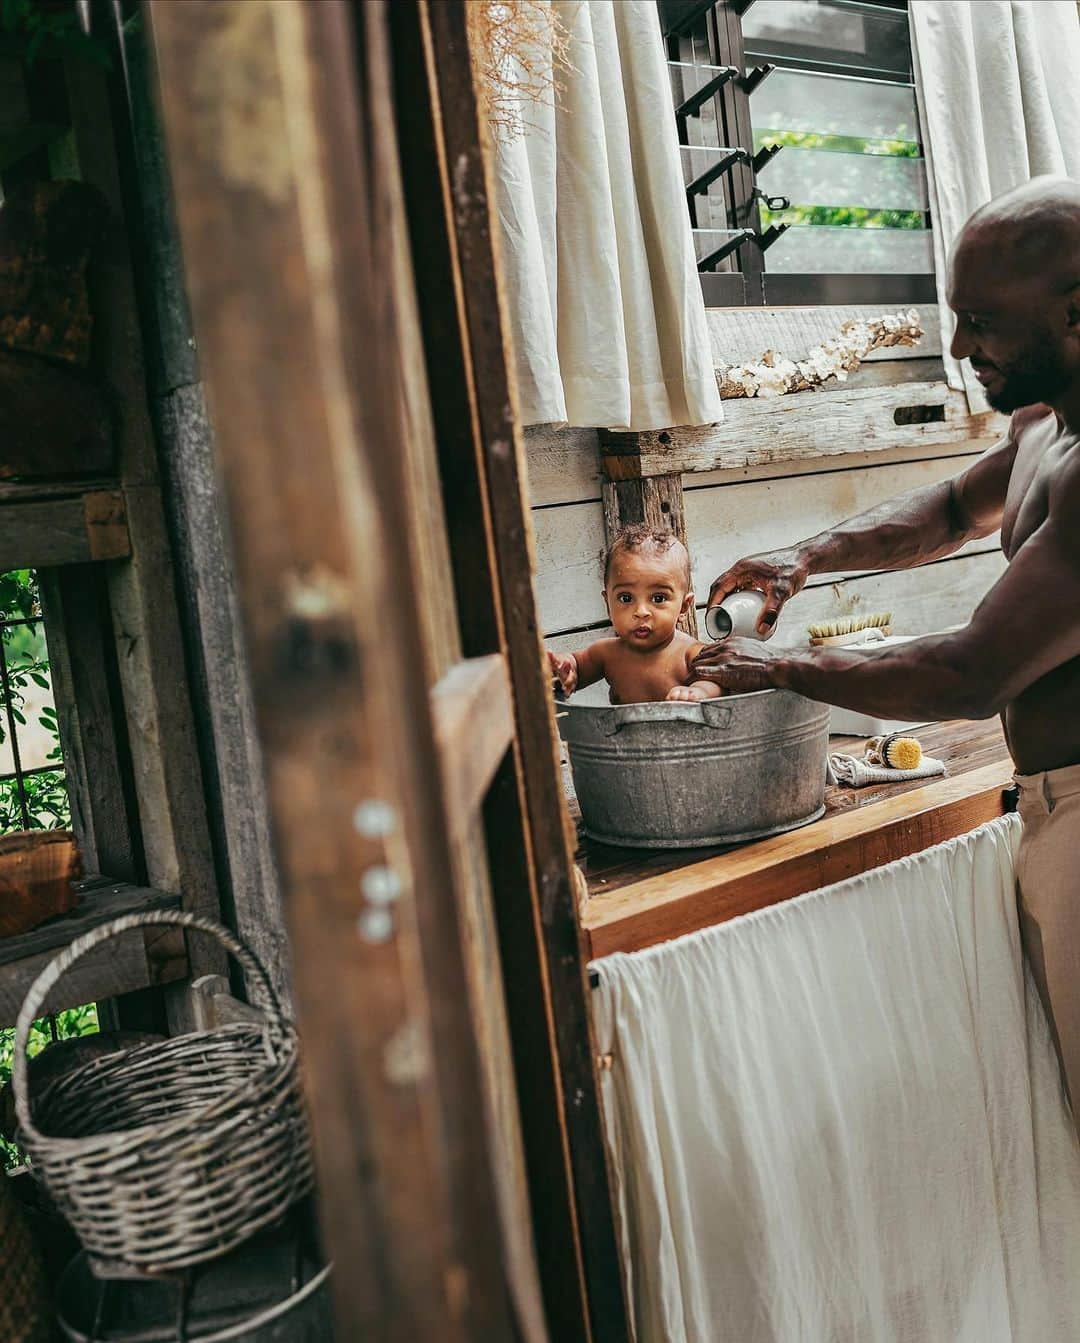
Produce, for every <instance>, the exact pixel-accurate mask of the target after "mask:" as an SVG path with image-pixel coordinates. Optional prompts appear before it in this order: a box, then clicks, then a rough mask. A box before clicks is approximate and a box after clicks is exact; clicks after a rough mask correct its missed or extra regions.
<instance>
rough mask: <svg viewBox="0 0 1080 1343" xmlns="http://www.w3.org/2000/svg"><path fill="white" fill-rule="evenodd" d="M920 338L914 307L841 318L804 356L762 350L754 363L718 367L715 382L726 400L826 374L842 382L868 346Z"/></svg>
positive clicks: (798, 387)
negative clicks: (790, 356)
mask: <svg viewBox="0 0 1080 1343" xmlns="http://www.w3.org/2000/svg"><path fill="white" fill-rule="evenodd" d="M922 336H923V329H922V323H921V322H920V321H919V314H918V313H917V312H916V310H915V309H914V308H912V309H910V311H908V312H898V313H885V314H883V315H882V316H881V317H874V318H871V319H869V320H866V321H862V320H855V321H852V322H845V323H844V325H843V326H842V327H841V328H840V330H839V332H838V333H837V334H836V335H835V336H834V337H833V338H832V339H831V340H827V341H824V342H823V343H822V344H821V345H815V346H814V348H813V349H812V350H811V351H810V353H809V354H808V355H807V356H806V358H805V359H797V360H793V359H786V358H785V357H784V356H783V355H781V354H777V353H776V351H775V350H766V351H765V353H764V354H763V355H762V356H761V358H760V359H759V360H758V361H757V362H756V363H751V364H729V365H727V366H726V367H723V366H722V367H720V368H718V369H717V370H716V382H717V385H718V386H719V388H720V395H721V397H723V398H724V399H726V400H730V399H733V398H735V397H740V396H785V395H786V394H787V393H788V392H805V391H808V390H809V389H810V388H812V387H820V386H821V385H822V384H823V383H825V382H827V381H828V380H829V379H830V378H835V379H836V380H837V382H844V381H845V380H846V379H847V375H848V374H849V373H854V372H855V370H856V369H857V368H858V367H859V365H860V364H861V363H862V361H863V360H864V359H865V358H866V356H867V355H868V354H869V353H870V351H871V350H880V349H883V348H885V347H886V346H889V345H917V344H918V343H919V341H920V340H922Z"/></svg>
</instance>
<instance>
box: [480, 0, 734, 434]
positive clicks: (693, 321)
mask: <svg viewBox="0 0 1080 1343" xmlns="http://www.w3.org/2000/svg"><path fill="white" fill-rule="evenodd" d="M553 7H554V8H555V10H556V11H557V14H558V16H559V18H560V19H561V20H562V23H563V25H564V27H565V29H566V30H567V33H568V35H569V52H568V55H569V60H570V63H571V65H572V67H573V68H572V70H570V71H561V72H559V73H558V76H557V77H558V79H559V82H560V83H561V84H562V85H563V86H564V87H563V89H562V91H561V93H559V94H558V96H557V97H556V98H554V99H552V98H550V97H549V98H548V99H547V100H545V101H544V102H543V103H536V104H533V103H526V104H524V105H523V107H522V120H523V122H524V132H523V133H522V134H517V135H514V134H511V133H508V132H505V131H502V132H500V133H499V134H497V135H496V137H495V173H496V191H495V200H496V210H497V216H498V223H499V234H500V238H499V241H500V252H501V255H502V262H503V270H504V275H505V277H506V280H507V284H506V291H507V297H508V302H509V310H510V328H511V331H512V333H513V339H514V345H515V349H516V354H517V373H518V387H519V394H520V408H521V414H522V421H523V423H525V424H542V423H569V424H574V425H577V426H580V427H582V428H590V427H600V428H603V427H606V428H622V429H662V428H666V427H669V426H671V425H687V424H708V423H712V422H715V421H718V420H721V419H723V411H722V409H721V404H720V399H719V395H718V393H717V388H716V376H715V372H714V369H713V361H712V355H711V350H710V343H709V332H708V327H707V324H706V319H705V306H704V301H703V299H702V295H701V285H700V282H699V280H698V274H697V265H696V262H695V257H694V247H693V239H692V237H691V234H690V221H689V216H688V214H687V209H686V193H685V190H684V187H683V178H682V169H681V164H680V161H679V150H678V141H677V135H676V128H675V117H674V110H673V106H672V95H671V85H670V81H669V79H668V73H667V65H666V60H665V53H664V46H663V40H662V38H661V35H660V25H659V19H658V17H657V9H656V4H655V2H654V0H618V3H612V0H555V3H554V6H553Z"/></svg>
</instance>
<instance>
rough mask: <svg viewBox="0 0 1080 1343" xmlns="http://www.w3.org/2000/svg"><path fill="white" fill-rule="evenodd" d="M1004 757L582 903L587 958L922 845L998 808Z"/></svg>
mask: <svg viewBox="0 0 1080 1343" xmlns="http://www.w3.org/2000/svg"><path fill="white" fill-rule="evenodd" d="M1011 776H1012V762H1011V761H1010V760H1009V759H1008V758H1007V757H1006V758H1005V759H1002V760H1000V761H997V762H996V763H994V764H992V765H987V766H984V767H983V768H982V769H979V770H975V771H973V772H972V773H970V774H964V775H961V776H960V777H959V778H955V779H942V780H938V781H935V782H934V783H930V784H927V785H926V786H925V787H924V788H919V789H916V790H915V791H913V792H910V793H904V794H903V795H901V796H900V797H896V798H890V799H889V800H888V801H884V802H878V803H875V804H874V805H873V806H870V807H864V808H862V809H860V810H859V811H857V812H847V813H844V814H842V815H840V816H836V817H832V818H829V819H825V820H821V821H818V822H817V823H816V824H814V825H811V826H806V827H805V828H804V829H802V830H795V831H792V832H790V833H789V834H786V835H777V836H775V837H774V838H773V839H765V840H760V841H759V842H757V843H756V844H747V845H745V846H744V847H743V848H741V849H738V850H736V851H734V852H731V853H726V854H723V855H721V856H720V857H718V858H711V859H706V860H705V861H704V862H702V863H695V864H692V865H690V866H688V867H685V868H682V869H681V870H680V871H678V872H671V873H665V874H664V875H663V876H662V877H658V878H651V879H647V880H645V881H642V882H638V883H635V884H633V885H630V886H624V887H622V888H621V889H619V890H618V891H615V892H613V893H612V894H611V895H606V894H602V893H598V894H596V895H594V896H593V897H592V898H591V899H590V900H589V902H588V904H587V905H586V908H585V913H584V915H583V920H582V921H583V923H584V926H585V929H586V931H587V933H588V936H589V943H590V947H591V951H592V956H593V959H598V958H599V957H602V956H608V955H610V954H611V953H612V952H614V951H639V950H641V948H643V947H649V946H654V945H655V944H656V943H657V942H666V941H668V940H669V939H670V938H672V937H679V936H681V935H682V934H683V933H689V932H693V931H695V930H696V929H698V928H708V927H711V926H712V925H713V924H716V923H723V922H725V921H726V920H728V919H733V918H736V917H737V916H738V915H740V914H749V913H751V912H752V911H754V910H756V909H765V908H766V907H767V906H769V905H775V904H778V903H779V902H780V901H782V900H790V899H792V898H793V897H794V896H797V895H803V894H805V893H806V892H807V891H814V890H817V889H818V888H819V887H822V886H828V885H831V884H832V883H833V882H836V881H842V880H844V878H845V877H851V876H854V875H855V874H856V873H858V872H867V871H869V870H870V869H872V868H875V867H881V866H882V865H884V864H885V863H891V862H893V861H894V860H895V859H897V858H902V857H904V856H906V855H908V854H912V853H918V852H919V851H920V850H922V849H926V848H929V847H930V846H931V845H932V844H939V843H941V842H942V841H943V840H946V839H952V838H953V837H954V836H956V835H962V834H964V833H965V832H966V831H968V830H972V829H974V828H975V827H976V826H979V825H982V824H984V823H985V822H986V821H990V820H993V819H994V817H996V816H1000V815H1001V813H1002V810H1003V804H1002V790H1003V789H1004V788H1005V787H1006V786H1007V784H1008V783H1009V781H1010V779H1011Z"/></svg>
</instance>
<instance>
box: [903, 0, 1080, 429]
mask: <svg viewBox="0 0 1080 1343" xmlns="http://www.w3.org/2000/svg"><path fill="white" fill-rule="evenodd" d="M908 12H909V15H910V24H911V45H912V52H913V55H914V59H915V84H916V94H917V96H918V103H919V111H920V117H921V120H922V135H923V145H924V150H925V153H926V159H927V170H928V174H927V175H928V178H929V189H930V216H931V220H932V222H933V228H934V268H935V270H936V272H937V289H938V306H939V309H940V313H941V340H942V346H943V349H944V351H945V368H946V372H947V374H948V379H949V385H950V387H956V388H957V389H964V390H966V391H967V396H968V403H969V406H970V408H971V409H972V410H973V411H979V410H985V409H986V408H987V404H986V398H985V396H984V395H983V391H982V388H981V387H980V385H979V383H978V381H977V379H976V378H975V375H974V374H973V373H972V371H971V368H970V366H969V365H968V364H967V363H965V364H964V365H963V366H961V365H960V364H958V363H957V362H956V360H955V359H953V358H952V357H951V355H950V354H949V353H948V350H949V344H950V342H951V340H952V336H953V327H954V323H953V317H952V313H951V311H950V310H949V306H948V303H947V301H946V289H945V286H946V279H947V265H948V256H949V252H950V250H951V248H952V245H953V243H954V242H955V240H956V236H957V234H958V233H959V232H960V228H961V225H962V224H963V223H964V221H965V220H966V219H967V217H968V215H970V214H971V213H972V211H973V210H976V209H978V207H979V206H980V205H985V204H986V202H987V201H988V200H991V199H992V198H993V197H994V196H999V195H1001V193H1002V192H1004V191H1008V190H1009V189H1010V188H1012V187H1015V186H1019V185H1020V184H1021V183H1022V182H1026V181H1028V179H1029V178H1031V177H1037V176H1039V175H1041V174H1043V173H1052V174H1065V175H1067V176H1069V177H1077V178H1080V17H1078V14H1077V5H1076V0H911V3H910V4H909V6H908Z"/></svg>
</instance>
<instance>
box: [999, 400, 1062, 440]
mask: <svg viewBox="0 0 1080 1343" xmlns="http://www.w3.org/2000/svg"><path fill="white" fill-rule="evenodd" d="M1053 414H1054V412H1053V411H1052V410H1051V409H1050V407H1049V406H1042V405H1035V406H1021V408H1020V409H1019V410H1014V411H1013V413H1012V415H1011V417H1010V419H1009V434H1008V437H1009V438H1010V439H1012V441H1013V442H1014V443H1019V442H1020V440H1021V438H1023V436H1024V435H1025V434H1026V433H1028V432H1029V431H1030V430H1031V429H1033V428H1035V426H1036V425H1039V426H1042V427H1045V424H1044V422H1045V421H1046V419H1047V417H1048V416H1052V415H1053Z"/></svg>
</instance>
